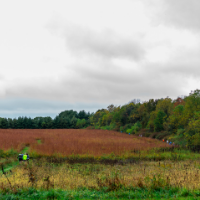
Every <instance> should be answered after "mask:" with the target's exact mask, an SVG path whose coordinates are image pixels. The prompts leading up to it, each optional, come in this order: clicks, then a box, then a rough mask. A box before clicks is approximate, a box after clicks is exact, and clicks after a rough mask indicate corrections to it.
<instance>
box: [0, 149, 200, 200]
mask: <svg viewBox="0 0 200 200" xmlns="http://www.w3.org/2000/svg"><path fill="white" fill-rule="evenodd" d="M23 151H26V152H27V151H29V150H28V149H27V148H26V149H24V150H23ZM17 154H18V152H17V151H15V150H8V151H1V158H2V159H1V169H3V170H1V173H0V190H1V194H0V198H1V199H53V198H54V199H133V198H134V199H150V198H152V199H161V198H162V199H170V198H178V199H185V198H187V199H188V198H189V199H197V198H198V197H200V155H199V154H198V153H194V152H192V151H190V150H187V149H177V148H161V149H160V148H159V149H151V150H148V151H147V150H146V151H138V152H135V154H134V155H132V157H129V158H125V159H123V158H122V157H119V156H117V155H114V154H110V155H105V156H102V157H93V159H91V157H86V156H85V155H73V156H68V157H62V156H61V157H59V155H57V156H56V155H54V156H40V155H37V154H34V155H33V156H32V158H31V160H30V162H29V164H28V163H26V162H25V163H24V162H22V163H15V162H16V156H17ZM112 161H113V162H112ZM2 167H3V168H2Z"/></svg>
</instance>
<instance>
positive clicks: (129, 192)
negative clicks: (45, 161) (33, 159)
mask: <svg viewBox="0 0 200 200" xmlns="http://www.w3.org/2000/svg"><path fill="white" fill-rule="evenodd" d="M199 197H200V191H189V190H186V189H177V188H168V189H162V188H160V189H157V190H148V189H145V188H144V189H141V188H123V189H120V190H117V191H110V192H107V191H106V188H105V189H103V190H99V191H98V190H93V189H91V190H88V189H84V188H80V189H77V190H67V191H66V190H60V189H58V190H56V189H51V190H48V191H46V190H36V189H34V188H29V189H25V190H18V191H15V192H11V191H9V190H6V191H1V194H0V199H2V200H4V199H24V200H26V199H27V200H28V199H30V200H32V199H38V200H40V199H60V200H61V199H63V200H64V199H66V200H67V199H175V198H176V199H197V198H199Z"/></svg>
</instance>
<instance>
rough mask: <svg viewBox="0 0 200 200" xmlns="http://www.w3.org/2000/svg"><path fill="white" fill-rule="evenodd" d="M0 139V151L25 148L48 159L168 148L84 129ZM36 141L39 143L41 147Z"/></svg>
mask: <svg viewBox="0 0 200 200" xmlns="http://www.w3.org/2000/svg"><path fill="white" fill-rule="evenodd" d="M0 138H1V140H0V149H3V150H8V149H10V148H13V149H15V150H17V151H21V150H22V149H23V148H24V147H26V146H28V147H30V148H29V153H30V154H31V152H33V151H34V152H37V153H38V154H39V155H49V156H50V155H53V154H55V153H59V154H61V155H63V156H68V155H71V154H74V155H77V154H78V155H83V154H87V155H93V156H101V155H104V154H110V153H114V154H115V155H121V154H123V153H124V152H126V151H134V150H149V149H152V148H155V147H156V148H159V147H167V146H169V145H167V144H166V143H163V142H162V141H159V140H156V139H151V138H144V137H143V138H141V137H138V136H134V135H128V134H125V133H119V132H116V131H107V130H86V129H0ZM37 140H41V144H38V142H37Z"/></svg>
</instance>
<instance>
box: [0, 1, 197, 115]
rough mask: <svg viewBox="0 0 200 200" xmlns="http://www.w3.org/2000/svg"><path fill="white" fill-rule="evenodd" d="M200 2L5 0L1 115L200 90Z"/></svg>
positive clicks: (0, 22)
mask: <svg viewBox="0 0 200 200" xmlns="http://www.w3.org/2000/svg"><path fill="white" fill-rule="evenodd" d="M199 8H200V1H199V0H176V1H174V0H84V1H83V0H73V1H71V0H59V1H55V0H54V1H52V0H42V1H41V0H40V1H39V0H35V1H27V0H20V1H16V0H8V1H0V69H1V70H0V117H11V118H14V117H18V116H28V117H29V116H30V117H35V116H51V117H53V118H54V117H55V116H56V115H57V114H58V113H60V112H61V111H64V110H69V109H73V110H77V111H80V110H85V111H86V112H88V111H90V112H95V111H96V110H97V109H101V108H106V107H107V106H108V105H110V104H114V105H117V106H118V105H124V104H125V103H127V102H129V101H131V100H132V99H141V100H142V101H145V100H149V99H151V98H154V99H156V98H165V97H167V96H169V97H170V98H172V99H175V98H177V96H179V95H188V94H189V93H190V91H191V90H195V89H197V88H200V87H199V86H200V84H199V83H200V56H199V55H200V23H199V19H200V12H199Z"/></svg>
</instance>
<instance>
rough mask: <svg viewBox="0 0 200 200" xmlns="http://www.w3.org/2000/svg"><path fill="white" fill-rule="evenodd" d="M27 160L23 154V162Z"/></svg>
mask: <svg viewBox="0 0 200 200" xmlns="http://www.w3.org/2000/svg"><path fill="white" fill-rule="evenodd" d="M26 160H27V154H26V153H25V154H24V155H23V161H26Z"/></svg>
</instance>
